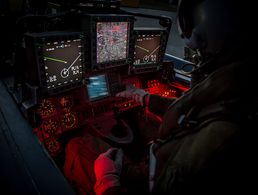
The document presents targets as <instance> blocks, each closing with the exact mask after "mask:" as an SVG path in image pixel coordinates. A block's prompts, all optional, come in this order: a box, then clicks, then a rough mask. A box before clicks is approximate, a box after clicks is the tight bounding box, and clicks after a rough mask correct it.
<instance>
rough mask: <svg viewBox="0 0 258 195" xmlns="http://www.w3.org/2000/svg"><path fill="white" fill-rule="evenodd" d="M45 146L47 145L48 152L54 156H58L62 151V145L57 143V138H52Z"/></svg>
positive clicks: (46, 141)
mask: <svg viewBox="0 0 258 195" xmlns="http://www.w3.org/2000/svg"><path fill="white" fill-rule="evenodd" d="M45 145H46V148H47V150H48V152H49V153H50V155H52V156H56V155H57V154H58V153H59V152H60V151H61V145H60V143H59V142H58V141H57V139H56V138H51V139H47V140H45Z"/></svg>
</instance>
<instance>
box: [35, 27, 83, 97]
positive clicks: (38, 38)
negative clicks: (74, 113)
mask: <svg viewBox="0 0 258 195" xmlns="http://www.w3.org/2000/svg"><path fill="white" fill-rule="evenodd" d="M33 36H34V37H33V39H34V47H35V48H34V49H35V58H36V59H35V61H36V63H37V66H38V68H37V70H38V85H39V87H40V89H41V93H42V94H50V95H51V94H57V93H61V92H64V91H67V90H70V89H74V88H76V87H79V86H81V85H82V84H83V80H84V78H85V57H84V44H85V39H84V35H83V34H82V33H81V32H46V33H38V34H34V35H33ZM75 39H80V42H81V44H80V46H81V47H80V50H81V51H80V52H81V57H80V59H81V66H82V67H81V70H82V74H81V75H80V76H79V80H77V81H76V80H74V81H73V82H68V83H66V84H65V83H64V84H62V85H61V86H56V87H53V88H48V84H47V76H46V73H47V71H46V69H45V61H44V55H43V54H44V51H43V47H44V45H46V44H47V43H53V42H61V41H67V40H75Z"/></svg>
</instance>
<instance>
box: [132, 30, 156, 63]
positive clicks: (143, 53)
mask: <svg viewBox="0 0 258 195" xmlns="http://www.w3.org/2000/svg"><path fill="white" fill-rule="evenodd" d="M159 52H160V35H159V34H158V35H154V34H152V35H138V38H137V39H136V43H135V52H134V56H135V57H134V65H145V64H155V63H157V62H158V60H159Z"/></svg>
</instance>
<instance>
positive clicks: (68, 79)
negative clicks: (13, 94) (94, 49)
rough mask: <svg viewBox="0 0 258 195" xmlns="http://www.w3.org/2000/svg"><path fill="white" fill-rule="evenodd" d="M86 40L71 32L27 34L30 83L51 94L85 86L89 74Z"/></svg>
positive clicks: (28, 77)
mask: <svg viewBox="0 0 258 195" xmlns="http://www.w3.org/2000/svg"><path fill="white" fill-rule="evenodd" d="M83 40H84V39H83V35H82V34H80V33H71V32H66V33H65V32H52V33H38V34H36V33H34V34H27V35H26V36H25V41H26V42H25V43H26V50H27V56H28V62H29V64H28V65H29V66H28V67H27V70H28V72H29V74H28V76H27V80H28V82H29V83H30V84H31V85H38V86H39V87H40V88H41V89H42V92H43V93H47V94H53V93H58V92H62V91H64V90H67V89H72V88H74V87H76V86H79V85H81V83H82V80H83V76H84V71H85V68H84V49H83V43H84V42H83ZM32 49H34V51H33V50H32Z"/></svg>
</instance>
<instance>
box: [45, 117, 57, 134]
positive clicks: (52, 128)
mask: <svg viewBox="0 0 258 195" xmlns="http://www.w3.org/2000/svg"><path fill="white" fill-rule="evenodd" d="M43 127H44V130H45V133H46V134H48V135H56V134H60V133H61V132H60V131H59V123H58V121H57V120H55V119H49V120H46V121H44V124H43Z"/></svg>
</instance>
